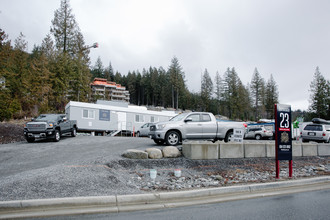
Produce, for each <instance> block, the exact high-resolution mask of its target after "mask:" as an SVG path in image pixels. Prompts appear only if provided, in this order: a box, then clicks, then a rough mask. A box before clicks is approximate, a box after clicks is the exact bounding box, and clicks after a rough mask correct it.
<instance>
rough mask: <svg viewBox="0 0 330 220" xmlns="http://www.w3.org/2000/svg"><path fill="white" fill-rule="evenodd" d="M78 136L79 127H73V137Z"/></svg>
mask: <svg viewBox="0 0 330 220" xmlns="http://www.w3.org/2000/svg"><path fill="white" fill-rule="evenodd" d="M75 136H77V128H72V131H71V137H75Z"/></svg>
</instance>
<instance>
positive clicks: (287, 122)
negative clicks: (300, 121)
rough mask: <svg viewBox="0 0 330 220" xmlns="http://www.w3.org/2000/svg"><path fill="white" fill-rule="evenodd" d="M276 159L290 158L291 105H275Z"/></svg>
mask: <svg viewBox="0 0 330 220" xmlns="http://www.w3.org/2000/svg"><path fill="white" fill-rule="evenodd" d="M275 141H276V160H292V127H291V106H290V105H281V104H277V105H275Z"/></svg>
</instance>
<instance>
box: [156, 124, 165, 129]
mask: <svg viewBox="0 0 330 220" xmlns="http://www.w3.org/2000/svg"><path fill="white" fill-rule="evenodd" d="M165 126H166V125H165V124H161V125H157V126H156V127H157V130H161V129H163V128H165Z"/></svg>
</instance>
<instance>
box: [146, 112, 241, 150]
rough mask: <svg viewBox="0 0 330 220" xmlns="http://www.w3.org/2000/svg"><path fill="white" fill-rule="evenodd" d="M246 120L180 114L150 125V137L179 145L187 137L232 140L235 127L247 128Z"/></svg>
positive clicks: (157, 140) (209, 114)
mask: <svg viewBox="0 0 330 220" xmlns="http://www.w3.org/2000/svg"><path fill="white" fill-rule="evenodd" d="M246 126H247V125H246V124H245V123H244V122H234V121H217V120H216V118H215V117H214V115H213V114H212V113H208V112H191V113H182V114H179V115H177V116H175V117H173V118H172V119H170V120H169V121H166V122H159V123H156V124H154V125H152V126H150V132H149V137H150V138H151V139H153V140H154V142H155V143H157V144H164V143H166V144H167V145H172V146H174V145H178V144H179V143H181V142H182V141H184V140H187V139H199V140H212V141H217V140H224V141H225V142H228V141H231V139H232V138H233V131H234V129H244V132H245V129H246Z"/></svg>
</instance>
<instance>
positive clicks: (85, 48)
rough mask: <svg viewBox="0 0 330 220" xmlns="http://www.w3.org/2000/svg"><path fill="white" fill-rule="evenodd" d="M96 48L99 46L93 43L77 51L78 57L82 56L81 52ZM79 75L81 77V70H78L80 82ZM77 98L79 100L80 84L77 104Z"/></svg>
mask: <svg viewBox="0 0 330 220" xmlns="http://www.w3.org/2000/svg"><path fill="white" fill-rule="evenodd" d="M98 47H99V44H98V43H97V42H95V43H94V44H93V45H91V46H87V47H84V48H82V49H81V50H79V55H81V56H82V52H83V51H85V50H88V49H91V48H98ZM79 59H80V56H79ZM81 75H82V72H81V69H80V68H79V77H80V80H81ZM79 98H80V83H78V102H79Z"/></svg>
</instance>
